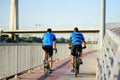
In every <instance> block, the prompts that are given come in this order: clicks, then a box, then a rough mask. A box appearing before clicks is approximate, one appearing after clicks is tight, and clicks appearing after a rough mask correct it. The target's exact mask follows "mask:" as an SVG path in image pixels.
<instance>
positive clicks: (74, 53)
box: [71, 45, 82, 56]
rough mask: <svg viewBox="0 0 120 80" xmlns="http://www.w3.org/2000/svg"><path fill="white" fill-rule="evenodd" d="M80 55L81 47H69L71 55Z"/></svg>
mask: <svg viewBox="0 0 120 80" xmlns="http://www.w3.org/2000/svg"><path fill="white" fill-rule="evenodd" d="M77 52H79V53H82V45H72V47H71V55H73V56H75V55H76V54H78V53H77Z"/></svg>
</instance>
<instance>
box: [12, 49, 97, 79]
mask: <svg viewBox="0 0 120 80" xmlns="http://www.w3.org/2000/svg"><path fill="white" fill-rule="evenodd" d="M96 55H97V54H96V52H94V51H93V52H88V53H85V55H84V57H83V61H84V63H83V64H82V65H81V66H80V74H79V75H78V77H77V78H76V77H74V73H72V72H70V69H71V62H70V57H68V58H65V59H62V60H60V61H58V62H55V63H54V66H53V67H54V71H53V73H51V74H50V75H49V76H48V77H47V78H45V77H44V73H43V69H38V68H36V69H34V70H32V71H31V73H24V74H22V75H20V76H18V78H19V80H96ZM10 80H15V79H14V78H12V79H10Z"/></svg>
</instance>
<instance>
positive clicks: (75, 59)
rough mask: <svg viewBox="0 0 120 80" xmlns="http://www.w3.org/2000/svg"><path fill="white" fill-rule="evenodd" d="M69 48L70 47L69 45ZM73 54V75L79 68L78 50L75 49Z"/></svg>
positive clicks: (76, 73)
mask: <svg viewBox="0 0 120 80" xmlns="http://www.w3.org/2000/svg"><path fill="white" fill-rule="evenodd" d="M85 48H86V47H82V49H85ZM69 49H71V47H69ZM75 52H76V53H75V56H74V58H73V69H74V71H75V77H77V75H78V74H79V68H80V56H79V52H78V50H76V51H75Z"/></svg>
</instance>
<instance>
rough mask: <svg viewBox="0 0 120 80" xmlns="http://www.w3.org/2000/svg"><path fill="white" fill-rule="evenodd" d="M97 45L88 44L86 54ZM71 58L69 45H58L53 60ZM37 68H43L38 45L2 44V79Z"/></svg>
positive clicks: (0, 55) (0, 62)
mask: <svg viewBox="0 0 120 80" xmlns="http://www.w3.org/2000/svg"><path fill="white" fill-rule="evenodd" d="M96 49H97V45H96V44H89V45H88V44H87V48H86V49H85V50H84V52H87V51H90V50H96ZM68 56H70V50H69V49H68V44H65V43H64V44H58V43H57V53H56V54H55V53H54V56H53V59H54V61H55V60H59V59H62V58H65V57H68ZM36 67H43V50H42V46H41V44H39V43H37V44H34V43H32V44H31V43H2V44H0V79H4V78H7V77H10V76H14V75H16V76H17V74H19V73H21V72H24V71H28V72H29V71H30V70H31V69H33V68H36Z"/></svg>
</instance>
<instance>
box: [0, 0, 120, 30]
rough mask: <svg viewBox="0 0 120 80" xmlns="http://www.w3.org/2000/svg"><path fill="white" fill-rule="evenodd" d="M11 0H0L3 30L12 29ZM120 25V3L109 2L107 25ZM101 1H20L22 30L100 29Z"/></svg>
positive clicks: (110, 0) (109, 0) (117, 0)
mask: <svg viewBox="0 0 120 80" xmlns="http://www.w3.org/2000/svg"><path fill="white" fill-rule="evenodd" d="M10 1H11V0H0V27H1V28H2V29H7V30H8V29H9V24H10V23H9V22H10ZM119 22H120V0H106V23H119ZM99 26H100V0H19V29H25V30H26V29H30V30H36V29H37V30H38V29H44V30H46V29H47V28H52V29H73V28H74V27H78V28H99Z"/></svg>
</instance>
